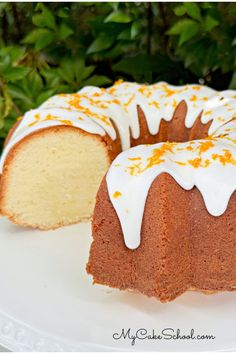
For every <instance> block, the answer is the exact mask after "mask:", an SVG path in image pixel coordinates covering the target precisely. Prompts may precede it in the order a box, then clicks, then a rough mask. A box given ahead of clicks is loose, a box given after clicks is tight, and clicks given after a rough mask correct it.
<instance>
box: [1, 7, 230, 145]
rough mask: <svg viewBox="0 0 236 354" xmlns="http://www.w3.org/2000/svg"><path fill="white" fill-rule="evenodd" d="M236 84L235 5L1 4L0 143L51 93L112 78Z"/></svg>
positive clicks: (218, 85) (223, 85)
mask: <svg viewBox="0 0 236 354" xmlns="http://www.w3.org/2000/svg"><path fill="white" fill-rule="evenodd" d="M119 78H123V79H124V80H131V81H138V82H147V83H153V82H156V81H160V80H163V81H167V82H169V83H172V84H183V83H187V82H189V83H190V82H191V83H192V82H200V83H205V84H207V85H209V86H211V87H213V88H216V89H220V90H222V89H227V88H232V89H236V3H225V2H224V3H223V2H222V3H207V2H204V3H162V2H156V3H142V2H139V3H119V2H103V3H92V2H91V3H63V2H60V3H4V2H2V3H0V144H1V145H2V143H3V140H4V138H5V136H6V134H7V132H8V131H9V129H10V127H11V126H12V124H13V123H14V122H15V121H16V118H17V117H18V116H20V115H21V114H23V112H25V111H26V110H29V109H30V108H34V107H37V106H38V105H40V104H41V103H42V102H43V101H44V100H46V99H47V98H48V97H50V96H51V95H54V94H56V93H59V92H73V91H77V90H78V89H79V88H80V87H82V86H84V85H97V86H99V85H110V84H112V82H113V81H114V80H117V79H119Z"/></svg>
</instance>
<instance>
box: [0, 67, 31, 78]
mask: <svg viewBox="0 0 236 354" xmlns="http://www.w3.org/2000/svg"><path fill="white" fill-rule="evenodd" d="M29 71H30V68H24V67H9V68H7V70H5V72H4V79H5V80H6V81H17V80H20V79H23V78H24V77H25V76H26V75H27V74H28V73H29Z"/></svg>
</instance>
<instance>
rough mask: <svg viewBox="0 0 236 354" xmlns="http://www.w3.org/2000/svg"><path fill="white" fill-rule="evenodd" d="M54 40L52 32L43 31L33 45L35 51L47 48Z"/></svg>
mask: <svg viewBox="0 0 236 354" xmlns="http://www.w3.org/2000/svg"><path fill="white" fill-rule="evenodd" d="M46 31H47V32H46ZM54 38H55V35H54V33H53V32H52V31H50V30H45V33H44V35H42V36H40V37H39V38H38V39H37V41H36V43H35V49H36V50H41V49H43V48H45V47H47V46H48V45H49V44H50V43H52V42H53V41H54Z"/></svg>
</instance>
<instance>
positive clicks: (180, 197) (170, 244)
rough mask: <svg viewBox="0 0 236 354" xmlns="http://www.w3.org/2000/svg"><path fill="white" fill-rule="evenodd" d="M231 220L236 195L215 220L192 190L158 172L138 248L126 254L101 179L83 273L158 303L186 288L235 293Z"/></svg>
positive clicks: (234, 241) (234, 226) (233, 222)
mask: <svg viewBox="0 0 236 354" xmlns="http://www.w3.org/2000/svg"><path fill="white" fill-rule="evenodd" d="M173 196H174V202H173ZM235 215H236V193H234V194H233V195H232V197H231V199H230V202H229V206H228V209H227V211H226V212H225V213H224V214H223V215H221V216H219V217H214V216H212V215H210V214H209V213H208V211H207V210H206V207H205V204H204V201H203V199H202V196H201V194H200V192H199V191H198V190H197V188H193V189H192V190H191V191H185V190H183V189H182V188H181V187H180V186H179V185H178V184H177V182H175V180H174V179H173V178H172V177H171V176H170V175H168V174H165V173H163V174H161V175H159V176H158V177H157V178H156V179H155V181H154V182H153V184H152V186H151V188H150V190H149V193H148V198H147V201H146V205H145V211H144V216H143V223H142V232H141V245H140V246H139V247H138V248H137V249H135V250H130V249H128V248H127V247H126V246H125V244H124V240H123V234H122V230H121V226H120V222H119V219H118V217H117V214H116V212H115V210H114V208H113V205H112V203H111V202H110V199H109V196H108V191H107V186H106V180H105V178H104V180H103V182H102V184H101V187H100V189H99V192H98V195H97V201H96V206H95V211H94V216H93V243H92V246H91V250H90V258H89V263H88V265H87V271H88V273H90V274H92V275H93V277H94V282H95V283H100V284H105V285H108V286H111V287H116V288H119V289H133V290H138V291H140V292H141V293H143V294H145V295H147V296H154V297H157V298H159V299H160V300H161V301H162V302H166V301H171V300H173V299H175V298H176V297H177V296H179V295H180V294H182V293H184V292H185V291H187V290H190V289H194V290H195V291H203V292H207V293H209V292H216V291H234V290H235V287H236V268H235V264H236V252H233V250H235V249H236V239H235V231H236V220H235ZM226 235H227V236H226Z"/></svg>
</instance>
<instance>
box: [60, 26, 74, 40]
mask: <svg viewBox="0 0 236 354" xmlns="http://www.w3.org/2000/svg"><path fill="white" fill-rule="evenodd" d="M73 33H74V31H73V29H72V28H71V27H69V26H68V25H67V24H66V23H64V22H62V24H61V25H60V27H59V33H58V35H59V38H60V39H65V38H67V37H69V36H70V35H71V34H73Z"/></svg>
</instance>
